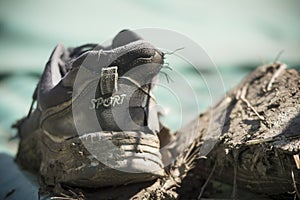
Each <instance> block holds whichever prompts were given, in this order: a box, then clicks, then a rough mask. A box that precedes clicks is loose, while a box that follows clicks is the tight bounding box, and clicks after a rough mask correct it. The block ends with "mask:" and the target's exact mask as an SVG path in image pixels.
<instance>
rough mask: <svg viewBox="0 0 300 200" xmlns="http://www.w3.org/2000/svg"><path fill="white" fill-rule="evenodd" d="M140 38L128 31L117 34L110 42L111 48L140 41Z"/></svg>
mask: <svg viewBox="0 0 300 200" xmlns="http://www.w3.org/2000/svg"><path fill="white" fill-rule="evenodd" d="M141 39H142V38H141V37H140V36H138V35H137V34H136V33H134V32H132V31H130V30H123V31H121V32H119V33H118V34H117V35H116V36H115V38H114V39H113V41H112V48H117V47H120V46H124V45H126V44H128V43H130V42H134V41H137V40H141Z"/></svg>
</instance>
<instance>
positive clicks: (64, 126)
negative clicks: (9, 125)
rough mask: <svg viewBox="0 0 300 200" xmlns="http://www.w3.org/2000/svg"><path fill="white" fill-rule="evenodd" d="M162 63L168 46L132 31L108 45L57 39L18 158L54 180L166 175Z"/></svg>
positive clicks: (96, 182) (114, 181)
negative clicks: (159, 105) (159, 91)
mask: <svg viewBox="0 0 300 200" xmlns="http://www.w3.org/2000/svg"><path fill="white" fill-rule="evenodd" d="M162 64H163V53H162V52H160V51H159V50H157V49H155V48H154V47H153V46H152V45H151V44H149V43H148V42H146V41H144V40H142V39H141V38H139V36H137V35H136V34H135V33H133V32H131V31H126V30H125V31H122V32H120V33H119V34H118V35H117V36H116V37H115V38H114V39H113V42H112V45H111V46H108V47H103V46H99V45H96V44H88V45H84V46H81V47H77V48H69V49H64V47H63V46H62V45H58V46H57V47H56V48H55V50H54V51H53V53H52V55H51V57H50V59H49V61H48V63H47V64H46V67H45V70H44V72H43V75H42V77H41V80H40V82H39V84H38V86H37V89H36V91H35V93H34V95H33V99H34V101H35V100H36V102H37V103H36V108H35V109H33V108H31V109H30V112H29V114H28V116H27V117H25V118H24V119H22V120H20V121H19V122H18V123H17V124H16V127H17V128H18V130H19V135H20V139H21V140H20V145H19V151H18V154H17V162H18V163H20V164H21V165H22V166H23V167H24V168H26V169H29V170H31V171H35V172H38V173H39V174H40V175H41V177H42V179H43V180H44V182H45V183H46V184H48V185H55V184H56V183H65V184H69V185H74V186H83V187H100V186H107V185H121V184H128V183H133V182H142V181H147V180H152V179H154V178H156V177H158V176H163V175H164V171H163V165H162V162H161V155H160V152H159V147H160V143H159V139H158V136H157V134H158V132H159V121H158V115H157V112H156V110H155V105H156V103H155V99H154V97H153V95H152V94H151V90H152V87H153V82H154V79H155V78H156V77H157V75H158V73H159V71H160V69H161V68H162ZM33 105H34V104H33ZM32 107H34V106H32Z"/></svg>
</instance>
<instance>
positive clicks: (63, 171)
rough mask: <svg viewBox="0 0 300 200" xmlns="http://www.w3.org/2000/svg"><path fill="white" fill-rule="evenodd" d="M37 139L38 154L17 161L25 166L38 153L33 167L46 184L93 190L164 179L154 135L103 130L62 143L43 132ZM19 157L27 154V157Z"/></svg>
mask: <svg viewBox="0 0 300 200" xmlns="http://www.w3.org/2000/svg"><path fill="white" fill-rule="evenodd" d="M40 137H41V138H40V139H39V140H38V141H39V145H37V146H36V147H35V148H38V149H39V151H37V150H36V151H31V153H30V152H29V151H28V150H29V149H28V148H27V150H23V151H22V150H21V151H19V153H18V157H19V159H18V160H23V161H22V162H21V164H22V165H24V161H25V162H29V161H30V160H32V158H28V156H29V157H34V155H33V154H34V152H39V154H40V156H41V159H38V160H39V161H40V165H39V166H36V167H35V168H39V173H40V174H41V175H42V177H43V180H44V182H45V183H46V184H47V185H55V184H56V183H65V184H68V185H73V186H79V187H90V188H95V187H103V186H112V185H124V184H129V183H135V182H144V181H149V180H153V179H155V178H157V177H160V176H164V170H163V164H162V161H161V155H160V152H159V146H160V145H159V140H158V137H157V136H155V135H153V134H147V133H144V132H140V131H126V132H106V131H103V132H96V133H89V134H85V135H83V136H79V137H73V138H70V139H66V140H61V141H58V140H57V139H55V138H52V137H51V136H50V135H47V134H45V133H44V134H41V135H40ZM35 139H37V138H35ZM31 141H32V139H31ZM23 143H24V144H26V142H24V141H23ZM27 143H29V141H28V142H27ZM24 144H23V146H24ZM27 146H30V145H27ZM31 146H33V145H31ZM20 147H22V145H20ZM21 154H27V157H26V155H21ZM37 156H38V155H37ZM20 157H21V159H20ZM37 162H38V161H37ZM37 162H36V163H37ZM27 164H28V163H27Z"/></svg>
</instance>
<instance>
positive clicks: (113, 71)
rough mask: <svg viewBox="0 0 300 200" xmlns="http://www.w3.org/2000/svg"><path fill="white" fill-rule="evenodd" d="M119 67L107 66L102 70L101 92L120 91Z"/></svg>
mask: <svg viewBox="0 0 300 200" xmlns="http://www.w3.org/2000/svg"><path fill="white" fill-rule="evenodd" d="M118 78H119V76H118V67H117V66H113V67H106V68H102V70H101V78H100V89H101V94H102V95H105V94H112V93H113V92H114V91H115V92H116V91H118Z"/></svg>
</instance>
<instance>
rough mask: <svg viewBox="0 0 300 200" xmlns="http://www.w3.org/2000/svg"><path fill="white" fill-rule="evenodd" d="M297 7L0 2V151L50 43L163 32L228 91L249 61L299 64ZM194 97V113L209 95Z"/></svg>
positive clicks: (294, 3) (12, 146) (10, 143)
mask: <svg viewBox="0 0 300 200" xmlns="http://www.w3.org/2000/svg"><path fill="white" fill-rule="evenodd" d="M299 10H300V1H298V0H285V1H282V0H264V1H261V0H251V1H250V0H246V1H239V0H228V1H217V0H211V1H199V0H189V1H179V0H178V1H174V0H164V1H148V0H127V1H123V0H114V1H99V0H88V1H71V0H65V1H61V0H52V1H38V0H36V1H34V0H28V1H20V0H19V1H17V0H9V1H8V0H7V1H5V0H2V1H0V97H1V98H0V152H6V153H9V154H10V155H12V156H13V155H14V154H15V152H16V150H17V142H18V140H9V138H11V137H13V136H14V135H15V134H16V132H15V130H12V129H11V128H10V126H11V124H12V123H13V122H15V121H16V120H17V119H19V118H21V117H22V116H24V115H26V114H27V112H28V109H29V107H30V103H31V95H32V92H33V90H34V87H35V85H36V84H37V81H38V79H39V76H40V74H41V73H42V71H43V68H44V64H45V63H46V61H47V59H48V57H49V55H50V53H51V51H52V50H53V48H54V47H55V45H56V44H57V43H62V44H64V45H65V46H66V47H68V46H78V45H81V44H84V43H87V42H99V43H101V42H103V41H106V40H107V39H109V38H112V37H113V36H114V35H115V34H116V33H118V32H119V31H120V30H122V29H127V28H129V29H141V28H146V27H148V28H151V27H156V28H164V29H170V30H173V31H176V32H179V33H181V34H184V35H186V36H187V37H189V38H190V39H192V40H193V41H195V42H197V43H198V44H199V45H200V46H201V47H203V48H204V49H205V50H206V52H207V54H208V55H209V56H210V58H211V59H212V61H213V62H214V63H215V64H216V66H217V67H218V70H219V72H220V74H221V77H222V79H223V81H224V86H225V90H228V89H230V88H232V87H233V86H234V85H236V84H237V83H238V82H239V81H240V80H241V79H242V78H243V77H244V76H245V75H246V74H247V73H249V72H250V71H251V70H252V69H254V68H255V67H256V66H258V65H261V64H262V63H269V62H273V61H274V59H275V58H276V56H277V55H278V53H279V52H280V51H282V50H283V51H284V52H283V54H282V55H281V56H280V61H282V62H286V63H287V64H288V65H289V66H290V67H299V66H300V25H299V24H300V23H299V22H300V12H299ZM167 39H168V38H166V40H167ZM170 64H171V65H172V63H170ZM177 67H178V66H177ZM179 67H180V66H179ZM203 73H207V74H210V75H209V76H210V77H211V78H212V79H213V78H215V77H217V76H219V75H218V74H217V73H216V72H215V71H212V72H210V70H209V69H208V70H207V71H205V72H203ZM193 83H194V84H195V85H194V86H195V88H196V90H197V91H201V90H205V85H202V84H197V80H195V81H194V82H193ZM215 90H216V91H211V92H216V93H224V89H223V87H215ZM197 95H199V97H198V98H199V99H200V102H202V103H201V105H200V108H199V110H200V111H204V110H205V109H206V108H207V107H208V106H209V102H210V101H209V97H208V96H206V95H205V94H197ZM173 123H174V121H173ZM171 126H172V122H171ZM0 182H1V181H0Z"/></svg>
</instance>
